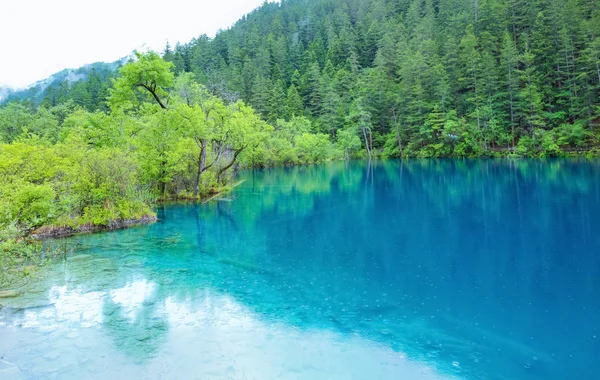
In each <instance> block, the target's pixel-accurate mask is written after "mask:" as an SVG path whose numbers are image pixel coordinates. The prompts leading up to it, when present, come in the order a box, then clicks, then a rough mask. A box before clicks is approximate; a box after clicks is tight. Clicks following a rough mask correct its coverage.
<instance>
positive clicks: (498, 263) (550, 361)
mask: <svg viewBox="0 0 600 380" xmlns="http://www.w3.org/2000/svg"><path fill="white" fill-rule="evenodd" d="M599 168H600V167H599V166H598V162H597V161H592V162H590V161H568V160H547V161H526V160H525V161H503V160H499V161H493V160H489V161H453V160H440V161H405V162H401V161H391V162H375V163H372V164H371V165H369V164H368V163H365V162H352V163H349V164H342V163H338V164H330V165H326V166H317V167H307V168H292V169H274V170H264V171H256V172H252V173H247V174H246V175H245V176H244V178H245V179H246V180H247V182H246V183H245V184H244V185H243V186H242V187H240V188H239V189H238V190H237V191H236V192H235V200H234V201H233V202H224V201H221V202H218V203H217V204H216V205H213V206H211V207H207V208H201V209H200V210H198V209H197V208H195V207H188V208H169V209H166V210H164V211H163V212H164V214H163V215H164V219H165V220H166V221H168V220H172V219H182V220H187V219H189V218H195V217H197V218H198V219H197V220H198V239H199V240H198V248H199V249H200V250H201V251H202V249H206V248H207V247H212V248H209V249H213V250H214V251H215V252H217V253H216V254H217V255H219V256H220V257H225V258H227V259H228V260H231V261H232V262H236V260H241V261H242V262H244V263H245V264H249V265H251V268H253V269H256V270H257V271H258V272H260V271H264V273H265V274H266V275H267V276H265V278H267V279H269V280H265V284H263V285H261V286H259V287H258V288H259V289H260V288H261V287H262V286H264V287H267V288H268V287H274V288H276V289H277V291H278V292H277V293H278V296H279V297H280V298H281V299H280V302H281V304H278V303H274V304H272V305H273V306H272V309H271V308H269V307H266V309H265V310H262V309H263V308H265V305H264V304H262V300H263V298H262V297H263V294H264V293H262V292H259V294H257V296H256V297H250V298H249V299H248V300H249V302H250V304H251V305H254V306H255V307H256V308H257V309H258V310H261V311H262V312H263V313H264V314H265V315H267V316H269V317H280V318H282V319H283V320H286V321H288V322H289V323H294V324H298V325H300V326H302V325H318V326H320V327H324V328H333V329H338V330H339V331H342V332H344V333H358V334H361V335H363V336H367V337H368V338H370V339H373V340H376V341H380V342H385V344H389V345H390V346H391V347H394V349H397V350H401V351H404V352H407V353H409V354H410V355H412V356H414V357H415V358H417V359H422V360H429V361H433V362H438V365H439V366H440V367H441V368H446V369H450V370H452V367H454V368H460V371H459V372H458V373H460V374H461V375H462V376H465V377H467V378H489V379H496V378H497V379H565V378H580V379H583V378H585V379H588V378H589V379H593V378H600V364H598V363H600V362H599V359H600V314H599V312H600V293H599V290H600V259H599V256H600V234H599V232H600V231H599V229H600V170H599ZM196 213H198V216H196ZM268 274H271V275H272V276H271V277H269V276H268ZM234 282H235V281H234ZM267 284H268V285H267ZM225 289H227V286H226V284H225ZM299 310H306V313H304V314H302V313H299Z"/></svg>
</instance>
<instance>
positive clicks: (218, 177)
mask: <svg viewBox="0 0 600 380" xmlns="http://www.w3.org/2000/svg"><path fill="white" fill-rule="evenodd" d="M244 149H246V146H243V147H241V148H240V149H238V150H236V151H235V153H234V154H233V158H232V159H231V162H229V163H228V164H227V165H225V166H223V167H222V168H221V169H219V171H217V184H221V175H222V174H223V173H224V172H225V171H226V170H227V169H229V168H230V167H232V166H233V164H235V160H237V157H238V156H239V155H240V153H242V152H243V151H244Z"/></svg>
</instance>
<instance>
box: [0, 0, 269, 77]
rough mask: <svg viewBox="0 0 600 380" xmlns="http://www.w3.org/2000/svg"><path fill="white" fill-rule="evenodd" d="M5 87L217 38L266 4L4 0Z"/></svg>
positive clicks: (0, 11) (242, 0) (0, 12)
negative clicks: (203, 38) (142, 50)
mask: <svg viewBox="0 0 600 380" xmlns="http://www.w3.org/2000/svg"><path fill="white" fill-rule="evenodd" d="M2 3H3V4H2V6H0V49H1V51H2V53H1V57H0V86H9V87H13V88H20V87H25V86H28V85H30V84H32V83H34V82H36V81H38V80H41V79H44V78H46V77H48V76H50V75H51V74H54V73H55V72H58V71H60V70H62V69H65V68H77V67H80V66H83V65H85V64H88V63H93V62H98V61H105V62H111V61H115V60H117V59H119V58H121V57H124V56H126V55H128V54H130V53H131V52H132V51H133V50H134V49H136V48H140V47H142V46H144V45H145V46H146V47H149V48H151V49H154V50H157V51H162V50H163V49H164V47H165V44H166V42H167V40H169V42H170V43H171V45H172V46H174V45H175V43H176V42H177V41H180V42H188V41H189V40H191V39H192V38H193V37H197V36H199V35H201V34H204V33H205V34H208V35H209V36H211V37H212V36H214V35H215V33H216V32H217V30H219V29H226V28H228V27H229V26H231V25H232V24H233V23H234V22H235V21H237V20H238V19H239V18H240V17H242V16H243V15H244V14H246V13H248V12H250V11H251V10H253V9H254V8H256V7H258V6H259V5H260V4H262V3H263V0H216V1H205V0H195V1H190V0H168V1H165V0H160V1H159V0H94V1H90V0H51V1H50V0H14V1H4V0H2Z"/></svg>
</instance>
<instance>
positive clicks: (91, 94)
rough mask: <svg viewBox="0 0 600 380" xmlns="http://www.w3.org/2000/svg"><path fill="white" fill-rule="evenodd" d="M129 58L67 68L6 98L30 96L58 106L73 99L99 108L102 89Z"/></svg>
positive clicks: (22, 98) (30, 98)
mask: <svg viewBox="0 0 600 380" xmlns="http://www.w3.org/2000/svg"><path fill="white" fill-rule="evenodd" d="M129 59H130V57H125V58H121V59H119V60H117V61H114V62H111V63H105V62H96V63H92V64H89V65H85V66H82V67H80V68H77V69H65V70H62V71H59V72H58V73H55V74H53V75H51V76H49V77H48V78H46V79H43V80H40V81H38V82H36V83H34V84H32V85H31V86H29V87H28V88H26V89H23V90H17V91H13V92H11V93H10V95H8V94H7V96H6V98H5V99H4V100H5V101H11V100H27V101H29V102H32V103H34V104H43V105H46V106H55V105H57V104H60V103H63V102H65V101H67V100H69V99H72V100H74V101H75V103H76V104H78V105H80V106H83V107H85V108H88V109H90V110H93V109H97V108H99V107H100V106H101V103H102V101H103V95H102V93H103V92H106V90H107V89H108V87H109V86H110V83H109V80H108V79H109V78H110V77H112V76H114V75H115V74H116V72H117V69H118V68H119V67H121V66H122V65H123V64H125V63H126V62H127V61H128V60H129ZM0 100H2V97H1V96H0Z"/></svg>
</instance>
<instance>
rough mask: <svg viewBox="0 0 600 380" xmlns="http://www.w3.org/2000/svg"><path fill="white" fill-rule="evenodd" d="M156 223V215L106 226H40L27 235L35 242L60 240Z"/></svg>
mask: <svg viewBox="0 0 600 380" xmlns="http://www.w3.org/2000/svg"><path fill="white" fill-rule="evenodd" d="M156 221H158V218H157V217H156V215H145V216H143V217H141V218H137V219H123V220H115V221H112V222H110V223H109V224H107V225H94V224H86V225H83V226H80V227H69V226H42V227H40V228H38V229H36V230H35V231H33V232H32V233H31V235H29V236H30V237H32V238H33V239H35V240H38V241H41V240H49V239H61V238H66V237H70V236H74V235H82V234H92V233H97V232H108V231H117V230H123V229H126V228H130V227H136V226H143V225H146V224H151V223H155V222H156Z"/></svg>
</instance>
